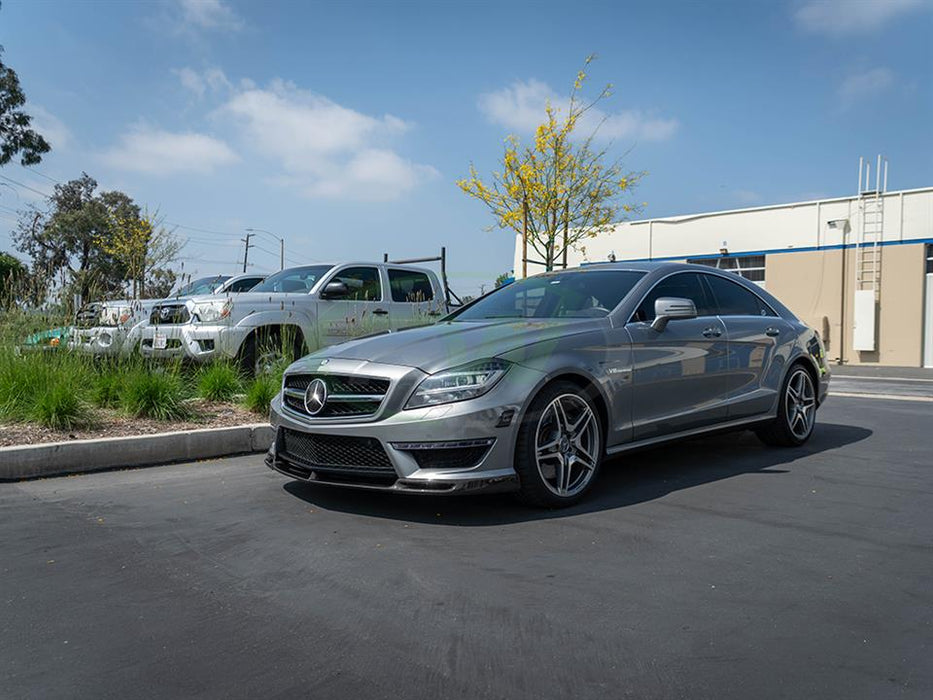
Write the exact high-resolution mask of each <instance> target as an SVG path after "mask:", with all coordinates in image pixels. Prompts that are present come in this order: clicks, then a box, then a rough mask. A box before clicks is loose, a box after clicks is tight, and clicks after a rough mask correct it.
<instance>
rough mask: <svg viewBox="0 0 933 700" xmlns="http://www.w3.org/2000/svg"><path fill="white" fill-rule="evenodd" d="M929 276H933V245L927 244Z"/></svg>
mask: <svg viewBox="0 0 933 700" xmlns="http://www.w3.org/2000/svg"><path fill="white" fill-rule="evenodd" d="M927 274H928V275H933V243H927Z"/></svg>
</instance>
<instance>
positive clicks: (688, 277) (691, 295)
mask: <svg viewBox="0 0 933 700" xmlns="http://www.w3.org/2000/svg"><path fill="white" fill-rule="evenodd" d="M661 297H680V298H681V299H690V300H691V301H693V303H694V304H695V305H696V307H697V316H715V315H716V310H715V308H714V307H713V304H712V303H711V301H710V299H709V297H708V295H707V293H706V288H705V287H704V286H703V284H702V282H700V276H699V275H698V274H697V273H695V272H681V273H679V274H676V275H671V276H670V277H668V278H666V279H663V280H661V281H660V282H658V283H657V284H656V285H654V289H652V290H651V291H650V292H648V295H647V296H646V297H645V298H644V299H643V300H642V302H641V304H640V305H639V306H638V309H637V310H636V311H635V313H634V314H633V315H632V320H633V321H644V322H646V323H648V322H651V321H653V320H654V302H655V301H657V300H658V299H660V298H661Z"/></svg>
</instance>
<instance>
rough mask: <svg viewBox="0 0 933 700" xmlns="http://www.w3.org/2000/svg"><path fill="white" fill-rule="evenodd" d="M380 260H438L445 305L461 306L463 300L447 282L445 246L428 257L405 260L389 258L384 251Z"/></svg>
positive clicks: (398, 262) (402, 262)
mask: <svg viewBox="0 0 933 700" xmlns="http://www.w3.org/2000/svg"><path fill="white" fill-rule="evenodd" d="M382 262H385V263H389V264H390V265H412V264H415V263H426V262H439V263H440V264H441V284H443V285H444V301H445V302H446V303H447V306H463V300H461V299H460V297H458V296H457V295H456V294H454V291H453V290H452V289H451V288H450V286H449V285H448V284H447V247H446V246H441V254H440V255H438V256H434V257H429V258H408V259H407V260H389V254H388V253H384V254H383V256H382ZM451 297H453V299H455V300H456V302H457V303H456V304H454V303H453V302H452V301H451Z"/></svg>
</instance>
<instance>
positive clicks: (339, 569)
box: [0, 397, 933, 699]
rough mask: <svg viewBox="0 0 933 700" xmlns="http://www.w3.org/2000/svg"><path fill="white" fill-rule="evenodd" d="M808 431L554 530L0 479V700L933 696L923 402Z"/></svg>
mask: <svg viewBox="0 0 933 700" xmlns="http://www.w3.org/2000/svg"><path fill="white" fill-rule="evenodd" d="M818 421H819V422H818V426H817V429H816V433H815V435H814V436H813V438H812V440H811V441H810V442H809V443H808V444H807V445H806V446H805V447H803V448H799V449H774V448H767V447H764V446H763V445H760V444H759V443H758V441H757V440H756V438H755V437H754V436H753V435H751V434H750V433H741V434H738V435H722V436H716V437H710V438H705V439H699V440H693V441H690V442H684V443H680V444H678V445H675V446H669V447H665V448H661V449H656V450H653V451H645V452H641V453H637V454H632V455H628V456H625V457H622V458H620V459H617V460H615V461H613V462H609V463H607V464H606V465H605V467H604V471H603V474H602V475H601V478H600V479H599V482H598V484H597V488H598V490H597V492H596V493H595V494H594V495H593V497H592V498H590V499H589V500H587V501H586V502H585V503H583V504H581V505H579V506H577V507H575V508H573V509H570V510H566V511H558V512H553V511H544V512H542V511H535V510H530V509H527V508H524V507H521V506H519V505H517V504H516V503H514V502H513V501H512V500H511V499H510V498H509V497H507V496H485V497H483V496H480V497H471V498H460V499H444V498H440V497H428V498H419V497H412V496H408V497H400V496H394V497H393V496H390V495H386V494H370V493H359V492H353V491H346V490H338V489H328V488H326V487H320V486H318V487H312V486H307V485H302V484H299V483H296V482H291V481H288V480H287V479H285V478H284V477H282V476H281V475H278V474H276V473H273V472H271V471H269V470H268V469H267V468H266V467H264V466H263V464H262V460H261V458H260V457H259V456H250V457H238V458H233V459H224V460H218V461H210V462H202V463H196V464H183V465H174V466H168V467H158V468H151V469H141V470H134V471H117V472H107V473H100V474H90V475H83V476H75V477H67V478H58V479H47V480H42V481H32V482H22V483H5V484H0V512H2V514H3V515H2V517H0V605H2V613H0V696H2V697H4V698H7V697H9V698H25V697H35V698H50V697H69V698H127V697H133V698H142V697H189V696H194V697H205V698H213V697H218V698H220V697H224V698H246V697H249V698H255V697H261V698H274V697H285V698H289V697H302V698H312V697H313V698H354V699H356V698H361V699H362V698H471V699H472V698H487V697H488V698H574V699H577V698H590V697H592V698H597V697H598V698H606V697H611V698H621V697H632V698H778V697H785V698H847V699H850V698H929V697H933V556H931V555H933V457H931V450H930V448H931V437H930V436H931V434H933V406H931V405H930V404H929V403H926V402H923V401H914V400H885V399H873V398H843V397H832V398H831V399H830V401H829V402H828V403H827V404H826V405H825V406H824V407H823V408H822V409H821V410H820V412H819V417H818Z"/></svg>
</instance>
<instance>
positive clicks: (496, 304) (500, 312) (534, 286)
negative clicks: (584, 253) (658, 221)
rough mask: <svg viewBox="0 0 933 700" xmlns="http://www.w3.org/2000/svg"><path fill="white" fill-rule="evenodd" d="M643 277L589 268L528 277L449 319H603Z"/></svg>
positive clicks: (630, 272)
mask: <svg viewBox="0 0 933 700" xmlns="http://www.w3.org/2000/svg"><path fill="white" fill-rule="evenodd" d="M644 274H645V273H644V272H634V271H631V270H593V269H590V270H574V271H572V272H557V273H548V274H543V275H538V276H536V277H528V278H527V279H523V280H520V281H518V282H513V283H512V284H510V285H508V286H505V287H501V288H499V289H498V290H496V291H495V292H493V293H492V294H490V295H488V296H486V297H483V298H482V299H480V300H479V301H477V302H476V303H475V304H471V305H470V306H468V307H467V308H465V309H463V311H461V312H459V313H455V314H454V315H453V316H452V317H451V318H450V320H452V321H484V320H488V319H493V318H601V317H603V316H607V315H608V314H609V312H610V311H612V309H614V308H615V307H616V306H617V305H618V304H619V302H620V301H622V299H623V298H625V295H626V294H628V293H629V292H630V291H632V288H633V287H634V286H635V284H636V283H637V282H638V280H640V279H641V278H642V277H643V276H644Z"/></svg>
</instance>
